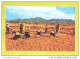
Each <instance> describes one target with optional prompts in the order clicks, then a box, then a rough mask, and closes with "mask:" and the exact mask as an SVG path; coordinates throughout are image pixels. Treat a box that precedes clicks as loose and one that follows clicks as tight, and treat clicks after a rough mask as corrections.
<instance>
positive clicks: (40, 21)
mask: <svg viewBox="0 0 80 59" xmlns="http://www.w3.org/2000/svg"><path fill="white" fill-rule="evenodd" d="M7 21H8V22H11V23H18V22H25V23H37V24H48V23H73V24H74V23H75V21H74V20H72V19H49V20H46V19H43V18H41V17H35V18H30V19H15V20H7Z"/></svg>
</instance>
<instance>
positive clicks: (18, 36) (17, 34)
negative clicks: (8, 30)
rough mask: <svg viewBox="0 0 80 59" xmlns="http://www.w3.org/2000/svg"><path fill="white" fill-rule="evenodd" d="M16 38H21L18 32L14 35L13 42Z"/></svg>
mask: <svg viewBox="0 0 80 59" xmlns="http://www.w3.org/2000/svg"><path fill="white" fill-rule="evenodd" d="M18 38H21V36H20V33H19V31H18V32H16V33H15V36H14V37H13V40H16V39H18Z"/></svg>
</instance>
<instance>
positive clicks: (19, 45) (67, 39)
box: [5, 23, 75, 51]
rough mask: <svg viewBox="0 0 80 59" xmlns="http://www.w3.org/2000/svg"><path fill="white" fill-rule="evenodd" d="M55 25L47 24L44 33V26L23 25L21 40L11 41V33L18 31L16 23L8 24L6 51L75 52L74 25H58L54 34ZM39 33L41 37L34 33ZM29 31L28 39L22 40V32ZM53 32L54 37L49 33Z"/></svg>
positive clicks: (12, 35) (12, 34)
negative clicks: (38, 31) (46, 29)
mask: <svg viewBox="0 0 80 59" xmlns="http://www.w3.org/2000/svg"><path fill="white" fill-rule="evenodd" d="M56 25H57V24H48V25H47V28H48V31H47V32H46V33H45V24H24V27H23V33H22V34H21V38H18V39H17V40H13V37H14V36H15V34H14V33H12V32H13V31H20V28H19V25H18V24H17V23H10V24H9V26H10V28H11V30H10V33H9V34H6V42H5V43H6V50H7V51H75V33H74V32H75V30H74V29H75V25H73V24H60V25H59V29H58V33H56ZM37 30H40V31H41V36H38V35H36V31H37ZM26 31H29V33H30V38H23V35H24V32H26ZM51 31H54V32H55V37H53V36H50V32H51Z"/></svg>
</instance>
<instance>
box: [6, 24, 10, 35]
mask: <svg viewBox="0 0 80 59" xmlns="http://www.w3.org/2000/svg"><path fill="white" fill-rule="evenodd" d="M9 31H10V27H9V24H8V23H7V24H6V33H7V34H8V33H9Z"/></svg>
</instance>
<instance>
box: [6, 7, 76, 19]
mask: <svg viewBox="0 0 80 59" xmlns="http://www.w3.org/2000/svg"><path fill="white" fill-rule="evenodd" d="M6 9H7V10H6V11H8V12H9V13H12V14H15V15H20V16H22V18H32V17H42V18H45V19H52V18H54V19H73V20H75V14H65V13H64V12H62V11H60V10H58V9H56V7H48V6H43V7H42V6H6Z"/></svg>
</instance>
